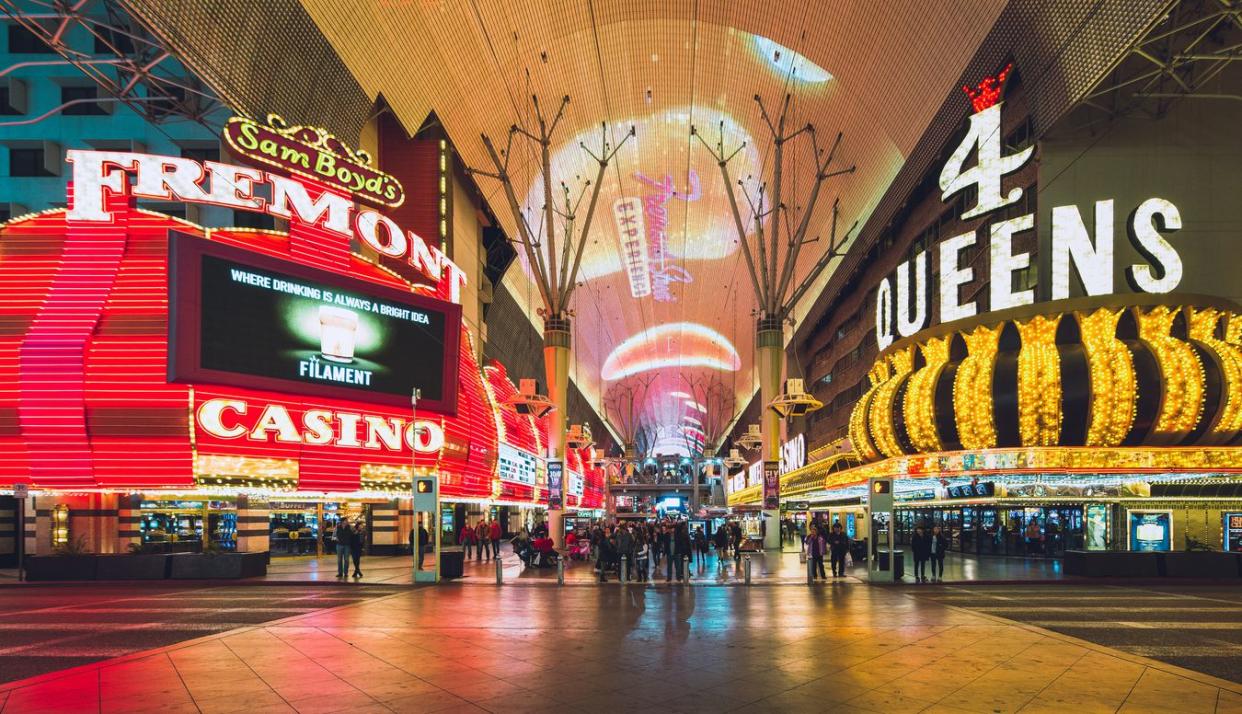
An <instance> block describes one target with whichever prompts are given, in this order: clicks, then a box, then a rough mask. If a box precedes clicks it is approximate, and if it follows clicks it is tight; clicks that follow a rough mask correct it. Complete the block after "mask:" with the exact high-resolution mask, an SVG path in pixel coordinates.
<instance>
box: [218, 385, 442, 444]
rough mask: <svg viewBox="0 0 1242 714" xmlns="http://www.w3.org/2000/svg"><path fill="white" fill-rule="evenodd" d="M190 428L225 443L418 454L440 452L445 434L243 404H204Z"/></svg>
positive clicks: (355, 416) (374, 418) (365, 418)
mask: <svg viewBox="0 0 1242 714" xmlns="http://www.w3.org/2000/svg"><path fill="white" fill-rule="evenodd" d="M194 422H195V424H196V425H197V426H198V428H199V429H201V430H202V431H203V432H205V433H207V434H209V435H211V436H213V437H215V438H217V439H226V440H228V439H245V440H247V441H251V442H260V443H269V442H272V443H276V442H279V443H282V444H304V445H311V446H345V447H354V448H360V449H370V450H373V451H386V452H392V453H401V452H403V451H405V452H410V451H413V452H415V453H419V454H436V453H439V451H440V450H441V449H442V448H444V428H443V427H442V426H441V425H440V424H439V423H437V422H434V421H428V420H421V419H420V420H417V421H412V420H409V419H403V418H401V417H394V416H383V415H376V414H366V413H361V412H355V411H347V410H333V409H305V410H298V411H293V410H290V409H289V408H288V407H286V406H285V405H283V404H278V403H266V404H264V403H260V404H251V403H250V402H249V401H247V400H244V399H228V398H215V399H208V400H206V401H204V402H202V403H201V404H199V405H198V407H197V408H196V409H195V410H194Z"/></svg>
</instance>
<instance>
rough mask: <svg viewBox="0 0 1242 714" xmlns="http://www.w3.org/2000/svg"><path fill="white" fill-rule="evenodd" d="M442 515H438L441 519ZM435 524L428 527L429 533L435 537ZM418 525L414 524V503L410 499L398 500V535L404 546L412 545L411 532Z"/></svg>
mask: <svg viewBox="0 0 1242 714" xmlns="http://www.w3.org/2000/svg"><path fill="white" fill-rule="evenodd" d="M439 517H440V514H438V513H437V514H436V518H439ZM434 526H435V524H434V523H431V524H428V525H427V532H428V533H430V534H431V535H432V536H435V534H436V530H435V528H434ZM417 528H418V524H417V523H415V522H414V501H413V499H410V498H399V499H397V535H398V536H399V537H400V538H401V540H400V543H401V544H402V545H409V544H410V531H413V530H416V529H417Z"/></svg>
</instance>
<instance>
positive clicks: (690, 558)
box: [565, 520, 742, 583]
mask: <svg viewBox="0 0 1242 714" xmlns="http://www.w3.org/2000/svg"><path fill="white" fill-rule="evenodd" d="M583 541H585V542H586V543H587V544H589V550H587V548H584V547H583V545H582V544H583ZM565 547H566V548H567V549H568V550H569V551H570V552H571V553H573V552H578V553H583V554H586V553H589V555H587V557H586V558H584V559H589V560H590V561H592V562H593V563H594V569H595V573H596V575H597V576H598V577H599V581H600V582H601V583H602V582H607V580H608V576H609V575H610V574H611V575H615V576H616V577H627V578H629V579H630V580H636V581H638V582H646V581H647V580H653V579H655V578H657V577H659V573H660V569H661V564H663V568H664V579H665V580H666V581H672V580H674V579H676V580H677V581H679V582H681V581H685V580H688V579H689V577H690V573H689V568H690V567H692V566H693V565H694V564H696V563H697V564H698V565H699V566H700V567H702V566H704V565H705V564H706V563H707V556H708V554H709V553H710V552H711V550H712V548H713V547H715V549H716V556H717V557H718V558H721V559H724V558H727V557H728V555H729V553H730V552H732V553H733V557H734V559H735V560H739V559H740V558H741V557H742V556H741V553H742V529H741V526H739V525H738V524H737V523H736V522H734V523H728V524H725V525H724V526H722V527H720V528H717V529H716V531H715V532H714V533H713V534H712V537H711V539H709V538H708V536H707V533H706V532H704V530H703V527H702V526H697V527H695V528H694V530H693V531H691V529H690V525H689V524H688V523H687V522H686V521H674V520H663V521H659V522H654V521H653V522H627V521H622V522H619V523H616V524H608V523H595V524H593V525H592V526H590V527H589V528H585V529H579V530H574V531H571V532H570V533H568V534H566V536H565Z"/></svg>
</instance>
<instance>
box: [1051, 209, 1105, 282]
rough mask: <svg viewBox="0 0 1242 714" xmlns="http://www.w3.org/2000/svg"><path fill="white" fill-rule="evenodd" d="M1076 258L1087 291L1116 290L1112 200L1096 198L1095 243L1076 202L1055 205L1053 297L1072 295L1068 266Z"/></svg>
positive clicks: (1053, 210) (1053, 217)
mask: <svg viewBox="0 0 1242 714" xmlns="http://www.w3.org/2000/svg"><path fill="white" fill-rule="evenodd" d="M1071 259H1073V263H1074V268H1075V269H1076V270H1077V271H1078V277H1079V278H1081V279H1082V287H1083V289H1084V290H1085V291H1086V293H1087V295H1110V294H1112V292H1113V202H1112V201H1111V200H1109V201H1096V202H1095V244H1094V245H1093V244H1092V243H1091V236H1090V234H1088V233H1087V227H1086V226H1085V225H1083V222H1082V216H1081V215H1079V213H1078V207H1077V206H1057V207H1055V208H1053V209H1052V299H1053V300H1063V299H1065V298H1067V297H1069V292H1070V291H1069V266H1070V262H1071Z"/></svg>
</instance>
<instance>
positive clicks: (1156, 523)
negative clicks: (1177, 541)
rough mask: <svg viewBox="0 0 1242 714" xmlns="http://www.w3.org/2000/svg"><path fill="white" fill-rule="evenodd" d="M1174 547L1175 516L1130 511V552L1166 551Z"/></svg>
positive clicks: (1163, 513) (1158, 512)
mask: <svg viewBox="0 0 1242 714" xmlns="http://www.w3.org/2000/svg"><path fill="white" fill-rule="evenodd" d="M1172 547H1173V514H1172V513H1171V512H1169V511H1130V550H1136V551H1140V552H1149V551H1166V550H1171V549H1172Z"/></svg>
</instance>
